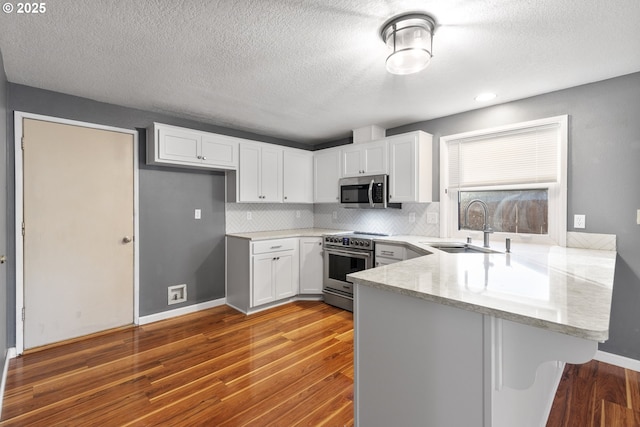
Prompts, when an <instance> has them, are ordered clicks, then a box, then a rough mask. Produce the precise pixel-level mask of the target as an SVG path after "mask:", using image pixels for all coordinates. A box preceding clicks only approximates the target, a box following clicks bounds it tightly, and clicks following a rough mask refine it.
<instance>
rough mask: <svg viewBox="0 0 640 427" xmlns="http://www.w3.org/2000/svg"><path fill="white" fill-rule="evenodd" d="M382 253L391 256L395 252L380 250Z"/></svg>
mask: <svg viewBox="0 0 640 427" xmlns="http://www.w3.org/2000/svg"><path fill="white" fill-rule="evenodd" d="M380 252H381V253H382V255H389V256H393V255H394V254H395V252H393V251H380Z"/></svg>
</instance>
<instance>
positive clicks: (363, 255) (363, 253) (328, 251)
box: [324, 248, 371, 258]
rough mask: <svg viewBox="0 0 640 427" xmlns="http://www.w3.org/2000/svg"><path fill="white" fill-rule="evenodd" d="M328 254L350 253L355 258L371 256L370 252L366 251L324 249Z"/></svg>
mask: <svg viewBox="0 0 640 427" xmlns="http://www.w3.org/2000/svg"><path fill="white" fill-rule="evenodd" d="M324 251H325V252H326V253H328V254H337V255H350V256H353V257H357V258H371V254H370V253H367V252H349V251H340V250H337V249H327V248H325V250H324Z"/></svg>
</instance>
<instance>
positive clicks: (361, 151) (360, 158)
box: [342, 139, 388, 177]
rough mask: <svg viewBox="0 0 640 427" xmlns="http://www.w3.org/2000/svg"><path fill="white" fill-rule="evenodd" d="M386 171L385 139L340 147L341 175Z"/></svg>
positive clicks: (375, 173)
mask: <svg viewBox="0 0 640 427" xmlns="http://www.w3.org/2000/svg"><path fill="white" fill-rule="evenodd" d="M387 173H388V165H387V140H386V139H383V140H381V141H373V142H366V143H358V144H352V145H349V146H346V147H344V148H342V176H343V177H350V176H358V175H381V174H387Z"/></svg>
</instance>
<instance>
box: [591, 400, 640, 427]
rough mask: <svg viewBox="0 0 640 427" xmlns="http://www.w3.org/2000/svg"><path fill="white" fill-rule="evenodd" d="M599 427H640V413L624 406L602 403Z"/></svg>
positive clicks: (604, 401)
mask: <svg viewBox="0 0 640 427" xmlns="http://www.w3.org/2000/svg"><path fill="white" fill-rule="evenodd" d="M601 414H602V415H601V418H600V424H598V425H599V427H615V426H620V427H640V411H634V410H633V409H630V408H627V407H625V406H624V405H618V404H617V403H613V402H608V401H606V400H603V401H602V408H601Z"/></svg>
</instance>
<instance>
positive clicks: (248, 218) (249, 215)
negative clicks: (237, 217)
mask: <svg viewBox="0 0 640 427" xmlns="http://www.w3.org/2000/svg"><path fill="white" fill-rule="evenodd" d="M247 221H251V212H249V211H247Z"/></svg>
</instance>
